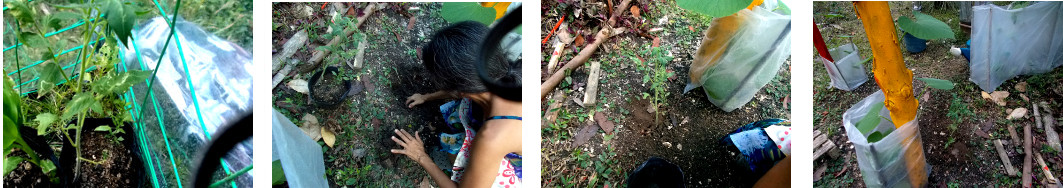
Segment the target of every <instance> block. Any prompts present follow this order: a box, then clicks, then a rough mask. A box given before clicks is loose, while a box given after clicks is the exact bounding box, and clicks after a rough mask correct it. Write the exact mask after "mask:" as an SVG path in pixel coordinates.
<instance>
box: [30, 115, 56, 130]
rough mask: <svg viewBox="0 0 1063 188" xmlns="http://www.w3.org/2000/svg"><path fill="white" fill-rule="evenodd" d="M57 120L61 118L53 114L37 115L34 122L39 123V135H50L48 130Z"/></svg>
mask: <svg viewBox="0 0 1063 188" xmlns="http://www.w3.org/2000/svg"><path fill="white" fill-rule="evenodd" d="M57 118H59V117H58V116H56V115H55V114H52V113H42V114H37V119H34V121H37V135H44V134H48V130H49V129H48V128H50V127H51V126H52V123H55V120H57Z"/></svg>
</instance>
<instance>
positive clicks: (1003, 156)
mask: <svg viewBox="0 0 1063 188" xmlns="http://www.w3.org/2000/svg"><path fill="white" fill-rule="evenodd" d="M993 145H995V146H996V148H997V154H999V155H1000V162H1002V163H1004V172H1007V173H1008V175H1009V176H1015V175H1016V173H1015V167H1013V166H1011V159H1009V158H1008V152H1007V150H1004V145H1003V144H1001V143H1000V140H993Z"/></svg>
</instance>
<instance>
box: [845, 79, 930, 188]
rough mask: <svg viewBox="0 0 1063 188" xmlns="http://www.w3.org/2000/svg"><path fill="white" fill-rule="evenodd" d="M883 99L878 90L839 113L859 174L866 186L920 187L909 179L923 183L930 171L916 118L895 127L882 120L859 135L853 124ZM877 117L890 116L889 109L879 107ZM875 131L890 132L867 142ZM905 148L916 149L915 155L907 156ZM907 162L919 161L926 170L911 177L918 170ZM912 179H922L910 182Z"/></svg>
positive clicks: (891, 123)
mask: <svg viewBox="0 0 1063 188" xmlns="http://www.w3.org/2000/svg"><path fill="white" fill-rule="evenodd" d="M885 99H886V96H885V95H883V94H882V91H881V90H880V91H878V92H875V93H874V94H871V96H867V98H864V99H863V100H861V101H860V102H859V103H856V105H853V107H852V108H849V110H846V111H845V114H843V115H842V121H843V126H844V127H845V134H846V135H847V136H848V137H849V141H851V142H852V143H853V146H854V149H855V150H856V160H857V162H858V164H859V165H860V172H861V173H862V174H861V176H863V177H864V183H865V184H866V185H867V187H922V185H912V184H911V182H923V183H925V182H926V181H927V177H928V176H927V175H928V174H930V165H927V164H926V155H925V153H924V152H923V146H922V145H921V144H922V143H923V142H922V138H921V137H920V136H919V122H918V121H910V122H909V123H908V124H905V125H904V126H901V127H900V128H895V126H894V125H893V122H891V121H881V122H880V123H879V124H878V126H876V127H875V129H874V131H870V132H868V134H862V133H860V131H859V130H857V129H856V123H857V122H859V121H860V120H861V119H862V118H864V116H865V115H867V112H868V111H869V110H871V107H872V104H874V103H882V102H883V101H885ZM879 116H882V117H883V118H885V119H887V120H888V119H890V115H889V110H887V109H886V108H882V111H880V112H879ZM917 119H918V118H917ZM875 131H878V132H884V133H885V132H890V133H889V135H886V137H884V138H882V140H879V141H878V142H874V143H868V142H867V135H870V134H871V133H873V132H875ZM908 150H919V151H918V153H915V154H916V155H915V156H912V157H908V156H906V154H910V153H909V151H908ZM913 152H914V151H913ZM907 161H912V162H907ZM909 163H922V164H923V165H916V166H923V167H925V169H922V170H925V172H926V173H922V177H911V176H910V174H911V173H909V171H914V170H917V169H908V166H909ZM916 174H919V173H916ZM913 179H916V180H921V181H912V180H913Z"/></svg>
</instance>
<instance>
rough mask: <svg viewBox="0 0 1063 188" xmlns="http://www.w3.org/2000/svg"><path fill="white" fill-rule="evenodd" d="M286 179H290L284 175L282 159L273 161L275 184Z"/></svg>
mask: <svg viewBox="0 0 1063 188" xmlns="http://www.w3.org/2000/svg"><path fill="white" fill-rule="evenodd" d="M286 181H288V179H287V178H285V177H284V168H283V167H281V161H280V160H275V161H273V185H280V184H281V183H284V182H286Z"/></svg>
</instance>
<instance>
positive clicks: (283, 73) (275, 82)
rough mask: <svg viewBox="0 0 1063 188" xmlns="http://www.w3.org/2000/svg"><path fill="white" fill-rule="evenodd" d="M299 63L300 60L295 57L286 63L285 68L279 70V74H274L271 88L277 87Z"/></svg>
mask: <svg viewBox="0 0 1063 188" xmlns="http://www.w3.org/2000/svg"><path fill="white" fill-rule="evenodd" d="M297 64H299V60H295V59H293V60H291V61H290V62H288V64H285V65H284V68H283V69H281V70H280V71H279V72H277V74H275V75H273V87H270V90H272V89H273V88H277V85H279V84H280V83H281V82H282V81H284V79H285V78H287V77H288V74H289V73H291V72H292V69H294V68H295V65H297Z"/></svg>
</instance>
